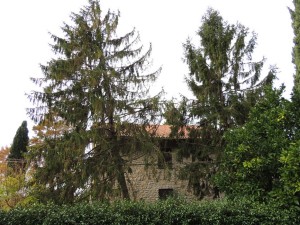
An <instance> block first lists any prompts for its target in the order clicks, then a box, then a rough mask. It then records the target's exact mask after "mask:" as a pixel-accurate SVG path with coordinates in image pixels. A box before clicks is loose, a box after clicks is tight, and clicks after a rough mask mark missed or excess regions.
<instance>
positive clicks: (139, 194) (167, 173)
mask: <svg viewBox="0 0 300 225" xmlns="http://www.w3.org/2000/svg"><path fill="white" fill-rule="evenodd" d="M171 154H172V168H167V169H159V168H158V165H154V166H149V167H148V168H147V169H146V168H145V164H144V160H143V158H142V157H141V158H139V159H137V160H135V161H134V162H133V163H132V166H131V168H132V173H130V174H128V175H127V176H128V177H127V178H128V187H129V189H130V194H131V198H132V199H134V200H145V201H149V202H153V201H156V200H158V199H159V190H160V189H165V190H167V191H168V190H173V192H174V195H178V196H181V197H184V198H187V199H195V198H196V197H195V196H194V195H193V194H192V192H191V191H189V189H188V181H186V180H180V179H178V178H177V174H178V171H179V169H180V167H181V166H183V163H186V162H182V163H179V162H176V160H174V158H175V156H174V153H171ZM187 161H188V160H187Z"/></svg>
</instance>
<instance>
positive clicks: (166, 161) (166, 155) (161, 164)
mask: <svg viewBox="0 0 300 225" xmlns="http://www.w3.org/2000/svg"><path fill="white" fill-rule="evenodd" d="M157 165H158V168H159V169H166V168H168V169H172V153H171V149H165V151H163V152H162V157H158V162H157Z"/></svg>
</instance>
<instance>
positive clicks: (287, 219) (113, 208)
mask: <svg viewBox="0 0 300 225" xmlns="http://www.w3.org/2000/svg"><path fill="white" fill-rule="evenodd" d="M2 224H3V225H58V224H59V225H75V224H78V225H98V224H99V225H100V224H101V225H106V224H107V225H108V224H109V225H129V224H130V225H132V224H134V225H146V224H147V225H155V224H157V225H171V224H174V225H175V224H176V225H177V224H182V225H187V224H203V225H205V224H207V225H212V224H213V225H215V224H216V225H227V224H228V225H229V224H230V225H235V224H236V225H254V224H262V225H271V224H284V225H293V224H295V225H296V224H297V225H298V224H300V212H299V211H297V210H296V209H289V210H287V209H280V208H277V207H275V206H272V205H265V204H258V203H250V202H246V201H239V202H237V201H235V202H232V201H227V200H220V201H210V202H192V203H187V202H185V201H182V200H173V199H169V200H166V201H160V202H156V203H153V204H151V203H145V202H127V201H122V202H115V203H112V204H108V203H93V204H82V203H80V204H74V205H64V206H56V205H52V204H49V205H33V206H31V207H26V208H15V209H12V210H10V211H8V212H4V211H0V225H2Z"/></svg>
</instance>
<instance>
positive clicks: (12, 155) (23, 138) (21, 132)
mask: <svg viewBox="0 0 300 225" xmlns="http://www.w3.org/2000/svg"><path fill="white" fill-rule="evenodd" d="M28 143H29V137H28V129H27V121H23V122H22V124H21V126H20V127H19V128H18V130H17V132H16V135H15V137H14V139H13V143H12V145H11V148H10V152H9V155H8V157H7V160H8V166H9V167H11V168H14V169H20V168H23V167H24V165H25V164H24V153H26V152H27V146H28Z"/></svg>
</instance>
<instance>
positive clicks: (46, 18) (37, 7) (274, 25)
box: [0, 0, 294, 147]
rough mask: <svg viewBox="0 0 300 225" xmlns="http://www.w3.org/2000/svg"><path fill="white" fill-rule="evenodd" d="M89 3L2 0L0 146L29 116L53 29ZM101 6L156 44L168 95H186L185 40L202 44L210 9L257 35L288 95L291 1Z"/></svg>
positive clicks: (259, 51)
mask: <svg viewBox="0 0 300 225" xmlns="http://www.w3.org/2000/svg"><path fill="white" fill-rule="evenodd" d="M86 4H87V0H27V1H24V0H13V1H12V0H1V1H0V29H1V34H0V104H1V114H0V147H1V146H7V145H10V144H11V143H12V140H13V137H14V135H15V132H16V130H17V128H18V127H19V126H20V125H21V123H22V121H23V120H27V121H28V123H29V125H28V128H29V130H30V135H32V131H31V128H32V125H33V123H32V122H31V121H30V119H29V118H28V117H27V115H26V107H28V106H30V103H29V101H28V100H27V98H26V96H25V93H29V92H30V91H31V90H33V89H35V86H34V85H33V84H32V83H31V81H30V80H29V78H30V77H37V76H41V71H40V69H39V64H40V63H41V64H45V63H46V62H47V61H49V60H50V59H51V57H53V54H52V53H51V51H50V48H49V45H48V43H50V42H51V39H50V36H49V34H48V33H49V32H51V33H54V34H59V33H60V32H61V31H60V27H61V25H62V23H63V21H65V22H69V21H70V20H69V15H70V13H71V12H78V11H79V9H80V8H81V7H82V6H84V5H86ZM101 4H102V6H103V8H104V9H105V11H106V9H108V8H110V9H111V10H112V11H116V10H120V13H121V18H120V31H121V32H128V31H130V30H131V29H132V28H133V27H135V28H136V30H137V31H139V32H140V35H141V41H142V43H143V44H144V45H148V44H149V43H150V42H151V43H152V46H153V53H152V59H153V68H154V69H155V68H158V67H159V66H162V68H163V70H162V73H161V75H160V77H159V79H158V81H157V83H156V85H155V89H157V90H159V89H160V88H161V87H164V89H165V91H166V92H167V95H166V97H167V98H171V97H173V96H174V97H177V96H178V94H179V93H181V94H183V95H189V92H188V90H187V88H186V85H185V83H184V76H185V75H186V74H188V70H187V67H186V65H185V64H184V63H183V62H182V57H183V48H182V43H184V42H185V41H186V39H187V38H188V37H190V38H192V40H193V41H194V42H196V43H197V41H198V39H197V36H195V33H196V31H197V30H198V28H199V27H200V25H201V18H202V16H203V15H204V14H205V12H206V10H207V8H208V7H212V8H214V9H216V10H218V11H219V12H220V14H221V15H222V16H223V18H224V20H227V21H228V22H230V23H234V24H235V23H236V22H237V21H239V22H240V23H241V24H243V25H245V26H246V27H249V28H250V30H252V31H255V32H256V33H257V34H258V40H257V41H258V46H257V48H256V50H255V57H256V58H257V59H260V58H262V57H266V58H267V61H266V64H265V68H266V69H268V67H269V65H277V67H278V68H279V71H280V73H279V75H278V76H279V81H278V84H280V83H285V85H286V86H287V91H286V94H285V96H287V97H289V93H290V91H291V88H292V84H293V74H294V65H293V64H292V63H291V60H292V57H291V51H292V46H293V31H292V28H291V19H290V15H289V12H288V9H287V7H288V6H289V7H292V6H293V5H292V0H185V1H183V0H151V1H146V0H126V1H125V0H102V1H101Z"/></svg>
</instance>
